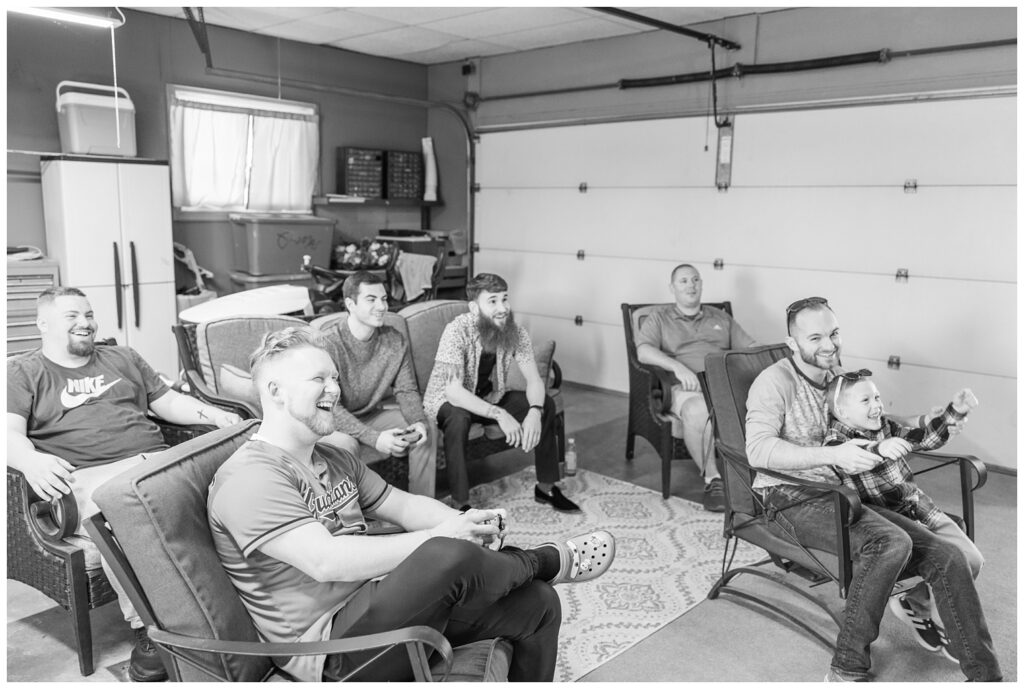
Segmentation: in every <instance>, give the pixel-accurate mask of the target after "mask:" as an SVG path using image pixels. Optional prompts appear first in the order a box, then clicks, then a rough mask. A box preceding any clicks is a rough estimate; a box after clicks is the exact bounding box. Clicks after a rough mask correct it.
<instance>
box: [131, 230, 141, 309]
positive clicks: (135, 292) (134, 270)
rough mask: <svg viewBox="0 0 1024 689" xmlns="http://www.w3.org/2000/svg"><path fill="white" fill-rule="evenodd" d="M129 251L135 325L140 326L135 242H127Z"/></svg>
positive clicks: (137, 265)
mask: <svg viewBox="0 0 1024 689" xmlns="http://www.w3.org/2000/svg"><path fill="white" fill-rule="evenodd" d="M128 249H129V253H130V255H131V258H132V299H133V300H134V302H135V327H136V328H139V327H141V326H140V325H139V320H140V319H141V318H142V315H141V314H140V313H139V264H138V261H137V260H136V259H135V242H128Z"/></svg>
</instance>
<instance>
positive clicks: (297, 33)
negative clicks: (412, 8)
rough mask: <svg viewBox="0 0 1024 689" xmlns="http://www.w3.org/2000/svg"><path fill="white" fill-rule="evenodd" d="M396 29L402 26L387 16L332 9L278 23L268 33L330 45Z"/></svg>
mask: <svg viewBox="0 0 1024 689" xmlns="http://www.w3.org/2000/svg"><path fill="white" fill-rule="evenodd" d="M398 28H402V25H401V24H399V23H397V22H393V21H389V20H387V19H381V18H379V17H369V16H366V15H360V14H356V13H354V12H349V11H348V10H331V11H330V12H328V13H327V14H320V15H317V16H315V17H313V18H310V19H300V20H298V21H293V22H288V23H286V24H279V25H277V26H274V27H273V28H272V29H270V30H269V31H268V32H267V33H272V34H273V35H275V36H280V37H281V38H290V39H292V40H295V41H306V42H309V43H330V44H332V45H333V44H334V43H335V42H336V41H342V40H346V39H349V38H354V37H356V36H366V35H372V34H376V33H380V32H384V31H391V30H394V29H398Z"/></svg>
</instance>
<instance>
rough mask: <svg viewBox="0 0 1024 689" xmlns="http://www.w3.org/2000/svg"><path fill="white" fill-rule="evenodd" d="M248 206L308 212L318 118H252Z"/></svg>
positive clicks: (314, 180) (315, 154) (314, 171)
mask: <svg viewBox="0 0 1024 689" xmlns="http://www.w3.org/2000/svg"><path fill="white" fill-rule="evenodd" d="M252 141H253V146H252V172H251V175H250V179H249V209H250V210H258V211H271V210H273V211H280V210H290V211H301V210H305V211H308V210H309V209H310V207H311V203H312V198H313V191H314V189H315V185H316V174H317V152H318V150H319V146H320V142H319V132H318V127H317V122H316V119H315V118H310V117H303V116H298V117H288V116H282V117H264V116H262V115H256V116H254V117H253V137H252Z"/></svg>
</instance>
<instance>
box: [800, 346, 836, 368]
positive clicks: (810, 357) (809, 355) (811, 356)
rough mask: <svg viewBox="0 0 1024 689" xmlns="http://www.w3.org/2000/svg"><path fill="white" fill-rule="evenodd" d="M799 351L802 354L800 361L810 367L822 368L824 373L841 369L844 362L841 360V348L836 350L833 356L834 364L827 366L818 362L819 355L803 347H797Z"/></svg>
mask: <svg viewBox="0 0 1024 689" xmlns="http://www.w3.org/2000/svg"><path fill="white" fill-rule="evenodd" d="M797 350H799V352H800V360H801V361H803V362H804V363H805V364H807V365H809V366H813V367H815V368H820V369H821V370H823V371H831V370H832V369H834V368H837V367H841V366H842V362H841V361H840V359H839V348H838V347H837V348H836V353H835V354H833V355H832V363H831V364H825V363H824V362H822V361H819V360H818V355H817V354H816V353H815V352H814V351H811V350H805V349H804V348H803V347H802V346H800V345H797Z"/></svg>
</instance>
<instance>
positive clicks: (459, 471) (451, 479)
mask: <svg viewBox="0 0 1024 689" xmlns="http://www.w3.org/2000/svg"><path fill="white" fill-rule="evenodd" d="M496 404H497V406H499V407H501V408H502V409H504V410H505V411H507V412H508V413H509V414H511V415H512V416H513V417H515V419H516V420H517V421H519V422H520V423H522V421H523V419H525V418H526V413H527V412H528V411H530V401H529V400H528V399H526V393H525V392H522V391H520V390H512V391H509V392H507V393H505V395H504V396H503V397H502V398H501V399H500V400H498V401H497V402H496ZM541 416H542V421H541V426H540V442H539V443H538V444H537V447H536V448H535V449H534V451H533V452H534V457H535V460H534V463H535V465H536V467H537V480H538V481H540V482H541V483H554V482H555V481H557V480H558V479H560V478H561V477H562V476H561V473H560V472H559V470H558V460H559V457H558V438H557V437H556V434H555V403H554V401H553V400H552V399H551V398H550V397H549V396H547V395H545V396H544V413H543V414H542V415H541ZM474 423H484V424H488V423H494V419H488V418H485V417H483V416H477V415H476V414H473V413H471V412H469V411H467V410H465V409H463V408H462V407H453V406H452V405H451V404H449V403H448V402H445V403H444V404H443V405H441V408H440V409H438V410H437V426H438V428H440V429H441V434H442V436H443V438H444V454H445V458H446V461H447V462H448V487H449V488H450V489H451V492H452V500H453V501H454V502H455V504H456V505H460V504H462V503H464V502H466V501H467V500H469V475H468V474H467V472H466V445H467V444H468V443H469V427H470V426H471V425H473V424H474Z"/></svg>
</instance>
